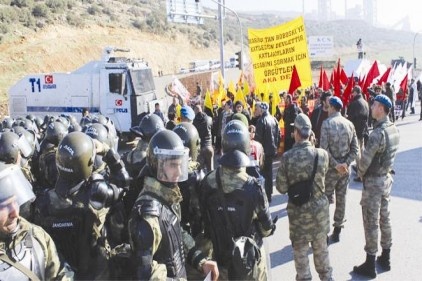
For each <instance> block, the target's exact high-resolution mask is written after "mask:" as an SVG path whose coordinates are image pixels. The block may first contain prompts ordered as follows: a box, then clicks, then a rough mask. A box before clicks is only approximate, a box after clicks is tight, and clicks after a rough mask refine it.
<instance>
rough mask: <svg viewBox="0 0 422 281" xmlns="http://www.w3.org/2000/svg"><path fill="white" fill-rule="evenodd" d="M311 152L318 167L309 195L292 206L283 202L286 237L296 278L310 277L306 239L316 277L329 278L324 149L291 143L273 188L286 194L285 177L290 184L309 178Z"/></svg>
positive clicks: (309, 278) (328, 224) (330, 269)
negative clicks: (287, 226) (287, 233)
mask: <svg viewBox="0 0 422 281" xmlns="http://www.w3.org/2000/svg"><path fill="white" fill-rule="evenodd" d="M314 151H315V152H317V153H318V166H317V171H316V174H315V179H314V190H313V197H312V198H311V199H310V201H309V202H307V203H305V204H304V205H302V206H296V205H294V204H293V203H291V202H289V203H288V204H287V214H288V217H289V229H290V240H291V241H292V246H293V251H294V259H295V266H296V272H297V276H296V280H311V279H312V276H311V271H310V268H309V260H308V254H307V252H308V249H309V242H311V245H312V249H313V253H314V260H315V268H316V271H317V272H318V274H319V277H320V279H321V280H331V274H332V268H331V266H330V261H329V256H328V248H327V240H326V239H327V234H328V232H329V229H330V222H329V216H330V215H329V212H328V205H329V203H328V199H327V197H326V196H325V194H324V190H325V185H324V180H325V174H326V173H327V170H328V161H329V159H328V155H327V152H326V151H325V150H323V149H319V148H314V147H313V146H312V144H311V143H310V142H309V141H303V142H299V143H295V144H294V145H293V147H292V148H291V149H290V150H289V151H287V152H285V153H284V154H283V156H282V157H281V160H280V168H279V169H278V172H277V178H276V188H277V190H278V191H279V192H280V193H282V194H286V193H287V191H288V188H289V186H288V180H289V183H290V184H293V183H295V182H299V181H303V180H307V179H309V178H310V176H311V172H312V169H313V168H312V167H313V163H314V158H315V152H314ZM287 179H288V180H287Z"/></svg>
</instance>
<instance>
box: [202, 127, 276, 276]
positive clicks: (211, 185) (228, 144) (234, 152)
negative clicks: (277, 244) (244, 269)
mask: <svg viewBox="0 0 422 281" xmlns="http://www.w3.org/2000/svg"><path fill="white" fill-rule="evenodd" d="M249 146H250V138H249V132H248V129H247V127H246V126H245V125H244V124H243V123H242V122H241V121H239V120H232V121H230V122H228V123H227V125H226V127H225V128H224V130H223V136H222V149H223V155H222V156H221V158H220V160H219V162H220V164H221V166H220V167H218V168H217V169H216V170H214V171H212V172H210V173H209V174H208V175H207V176H206V177H205V179H204V180H203V181H202V184H201V188H200V193H201V194H200V205H201V207H202V208H203V209H202V212H203V220H204V226H205V237H206V238H207V239H209V240H211V241H212V247H213V248H212V250H213V254H214V257H215V259H216V260H217V262H218V264H219V266H222V267H223V268H222V269H220V272H221V275H222V278H223V279H227V278H229V279H239V278H240V279H255V280H266V279H267V268H266V261H265V260H266V259H265V252H264V248H263V247H262V245H263V240H262V238H263V237H266V236H269V235H271V234H272V233H273V232H274V230H275V224H274V222H273V221H272V220H271V214H270V211H269V205H268V200H267V195H266V193H265V187H264V186H263V185H262V184H261V185H260V184H258V181H257V180H256V178H254V177H251V176H249V175H248V174H247V173H246V166H248V165H249V162H250V159H249V156H248V155H249V149H250V148H249ZM224 201H225V204H224ZM227 220H229V221H227ZM240 236H246V237H249V238H252V239H253V240H254V241H255V243H256V244H257V245H258V247H259V248H260V250H261V257H260V259H259V261H258V263H257V264H256V268H255V272H256V275H254V276H249V275H248V276H239V275H237V273H236V269H237V268H236V266H235V265H234V264H233V262H234V261H233V259H232V255H231V250H232V249H233V242H232V240H233V239H236V238H238V237H240Z"/></svg>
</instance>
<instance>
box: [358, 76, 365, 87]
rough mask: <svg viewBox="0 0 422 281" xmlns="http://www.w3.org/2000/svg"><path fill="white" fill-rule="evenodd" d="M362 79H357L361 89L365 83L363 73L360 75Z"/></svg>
mask: <svg viewBox="0 0 422 281" xmlns="http://www.w3.org/2000/svg"><path fill="white" fill-rule="evenodd" d="M361 78H362V79H359V83H358V84H359V87H360V88H361V89H363V85H364V84H365V78H366V75H363V76H362V77H361Z"/></svg>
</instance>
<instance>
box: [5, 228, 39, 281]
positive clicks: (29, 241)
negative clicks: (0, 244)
mask: <svg viewBox="0 0 422 281" xmlns="http://www.w3.org/2000/svg"><path fill="white" fill-rule="evenodd" d="M11 256H12V259H14V260H15V261H16V262H18V263H20V264H21V265H23V266H24V267H26V268H28V269H29V270H31V271H32V272H33V273H34V274H35V275H37V276H38V278H39V279H40V280H45V256H44V252H43V250H42V248H41V245H40V243H39V242H38V241H37V240H36V239H34V237H33V234H32V229H30V230H29V231H28V233H27V234H26V236H25V238H24V239H22V241H21V242H20V243H19V244H15V247H14V248H13V249H12V250H11ZM0 280H29V277H28V276H26V275H25V274H24V273H23V272H22V271H20V270H19V269H17V268H15V267H14V266H13V265H10V264H8V263H7V262H4V261H0Z"/></svg>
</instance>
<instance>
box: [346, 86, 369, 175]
mask: <svg viewBox="0 0 422 281" xmlns="http://www.w3.org/2000/svg"><path fill="white" fill-rule="evenodd" d="M352 96H353V99H352V101H351V102H350V104H349V107H348V108H347V119H349V120H350V121H351V122H352V123H353V125H354V126H355V130H356V136H357V138H358V143H359V154H358V157H357V160H356V162H358V160H359V158H360V154H361V152H362V150H363V146H364V136H365V134H368V117H369V106H368V102H367V101H366V100H365V99H364V98H363V96H362V89H361V88H360V87H359V86H355V87H354V88H353V90H352ZM354 180H355V181H362V180H361V179H360V178H359V177H356V178H355V179H354Z"/></svg>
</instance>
